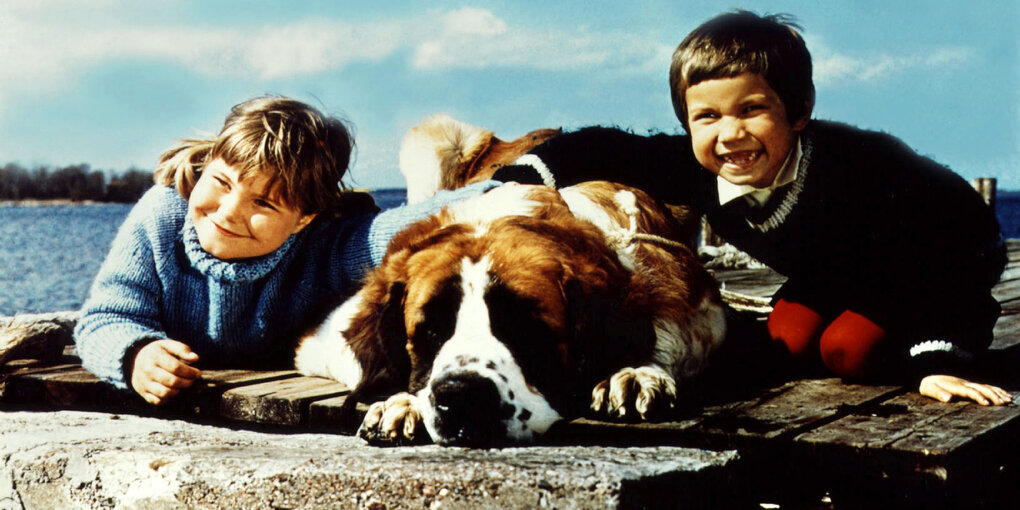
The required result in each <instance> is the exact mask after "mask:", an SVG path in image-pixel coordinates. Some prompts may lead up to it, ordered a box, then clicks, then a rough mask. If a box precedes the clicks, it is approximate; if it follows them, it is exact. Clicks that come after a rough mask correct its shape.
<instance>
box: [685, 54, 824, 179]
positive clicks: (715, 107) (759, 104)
mask: <svg viewBox="0 0 1020 510" xmlns="http://www.w3.org/2000/svg"><path fill="white" fill-rule="evenodd" d="M685 93H686V98H687V122H688V126H690V131H691V143H692V144H693V147H694V157H696V158H697V159H698V162H699V163H701V166H703V167H705V168H707V169H708V170H710V171H711V172H713V173H715V174H716V175H718V176H720V177H722V178H723V179H726V180H727V181H729V182H732V183H733V184H741V185H748V186H753V187H755V188H765V187H768V186H769V185H771V184H772V182H773V181H774V180H775V178H776V175H777V174H778V173H779V170H780V169H782V168H783V163H785V162H786V156H787V155H788V154H789V153H790V149H792V148H793V147H794V145H796V143H797V136H798V135H799V134H800V131H801V130H803V129H804V127H805V126H806V125H807V123H808V118H809V117H808V116H805V117H804V118H803V119H799V120H797V121H796V122H792V123H791V121H790V120H789V119H787V118H786V108H785V106H784V105H783V101H782V100H781V99H780V98H779V95H777V94H776V92H775V91H774V90H772V87H770V86H769V84H768V82H766V81H765V78H764V77H762V76H761V75H759V74H757V73H743V74H739V75H737V76H734V77H732V78H718V79H713V80H705V81H703V82H700V83H698V84H696V85H693V86H691V87H688V89H687V91H686V92H685Z"/></svg>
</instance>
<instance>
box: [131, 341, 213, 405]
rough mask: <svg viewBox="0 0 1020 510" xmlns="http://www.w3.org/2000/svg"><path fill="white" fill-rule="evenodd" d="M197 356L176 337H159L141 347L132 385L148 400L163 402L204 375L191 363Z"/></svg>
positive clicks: (136, 360) (153, 402)
mask: <svg viewBox="0 0 1020 510" xmlns="http://www.w3.org/2000/svg"><path fill="white" fill-rule="evenodd" d="M196 361H198V355H197V354H195V353H194V352H191V348H190V347H188V346H187V345H186V344H183V343H181V342H178V341H176V340H156V341H155V342H151V343H149V344H148V345H146V346H145V347H142V348H141V349H139V350H138V353H137V354H136V355H135V360H134V365H133V367H134V368H133V369H132V370H131V387H132V388H134V390H135V391H136V392H138V394H139V395H141V396H142V398H144V399H145V401H146V402H148V403H150V404H153V405H160V404H163V403H165V402H166V401H167V399H169V398H171V397H173V396H175V395H177V394H178V393H180V392H181V390H182V389H184V388H187V387H189V386H191V385H192V384H194V382H195V380H196V379H198V378H199V377H201V376H202V372H200V371H199V370H198V369H197V368H195V367H192V366H191V365H189V363H194V362H196Z"/></svg>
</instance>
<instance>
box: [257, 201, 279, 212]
mask: <svg viewBox="0 0 1020 510" xmlns="http://www.w3.org/2000/svg"><path fill="white" fill-rule="evenodd" d="M255 205H257V206H259V207H261V208H263V209H270V210H273V211H275V210H276V206H274V205H273V204H272V203H271V202H269V201H268V200H263V199H261V198H256V199H255Z"/></svg>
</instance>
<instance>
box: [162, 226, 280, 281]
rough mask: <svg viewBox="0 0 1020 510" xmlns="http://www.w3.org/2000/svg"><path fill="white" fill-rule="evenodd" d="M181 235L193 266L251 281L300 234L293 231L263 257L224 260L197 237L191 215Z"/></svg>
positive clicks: (266, 270)
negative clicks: (211, 251) (203, 244)
mask: <svg viewBox="0 0 1020 510" xmlns="http://www.w3.org/2000/svg"><path fill="white" fill-rule="evenodd" d="M182 235H183V241H184V252H185V253H186V254H187V256H188V260H189V261H190V262H191V266H192V267H194V268H195V269H197V270H198V271H199V272H200V273H202V274H203V275H205V276H207V277H210V278H214V279H217V280H222V281H226V282H232V283H243V282H252V281H255V280H258V279H260V278H262V277H264V276H266V275H267V274H269V272H270V271H272V270H273V269H275V268H276V266H277V265H279V264H280V260H282V259H283V257H284V256H285V255H286V254H287V253H288V252H290V249H291V247H292V246H293V245H294V243H295V241H296V239H297V234H294V235H291V236H290V237H288V238H287V240H286V241H284V243H283V245H281V246H280V247H279V248H277V249H276V250H275V251H273V252H271V253H268V254H266V255H262V256H260V257H252V258H248V259H241V260H222V259H218V258H216V257H214V256H212V255H210V254H209V252H207V251H205V250H203V249H202V245H201V243H199V240H198V231H197V230H195V224H194V222H192V221H191V216H190V215H187V216H185V219H184V231H183V232H182Z"/></svg>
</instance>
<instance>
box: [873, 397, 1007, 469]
mask: <svg viewBox="0 0 1020 510" xmlns="http://www.w3.org/2000/svg"><path fill="white" fill-rule="evenodd" d="M1012 394H1013V401H1014V402H1016V401H1018V399H1020V391H1014V392H1013V393H1012ZM904 400H907V401H912V402H913V404H914V405H913V406H912V407H911V410H912V412H913V411H914V410H915V409H916V410H917V411H916V412H917V414H918V415H924V414H926V413H925V412H923V411H921V410H922V409H926V408H931V407H933V406H939V405H941V406H944V407H952V408H953V410H952V412H949V413H942V414H941V415H939V416H938V418H937V419H935V420H932V421H930V422H923V423H921V424H919V425H918V426H914V427H913V429H914V431H913V433H912V434H908V435H906V436H904V437H902V438H899V439H897V440H896V441H894V442H893V443H891V444H890V445H889V448H892V449H895V450H901V451H908V452H916V453H917V454H919V455H925V456H932V455H949V454H952V453H954V452H956V451H958V450H960V449H962V448H965V447H967V446H968V445H971V444H973V443H974V442H975V441H977V440H978V439H979V438H980V437H982V436H984V435H985V434H988V433H989V432H991V431H993V430H996V429H1000V432H1002V433H1004V434H1005V428H1007V427H1009V428H1010V429H1017V428H1020V406H1016V405H1005V406H980V405H977V404H973V403H969V402H960V403H957V404H956V405H951V406H946V405H945V404H941V403H939V402H935V401H933V400H931V399H928V398H925V397H922V396H921V395H919V394H908V395H904ZM960 404H962V405H960ZM1005 435H1006V436H1008V437H1014V435H1013V434H1005ZM1003 446H1009V447H1012V448H1014V451H1016V450H1015V449H1016V447H1017V444H1016V443H1015V441H1011V444H1009V445H1003Z"/></svg>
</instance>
